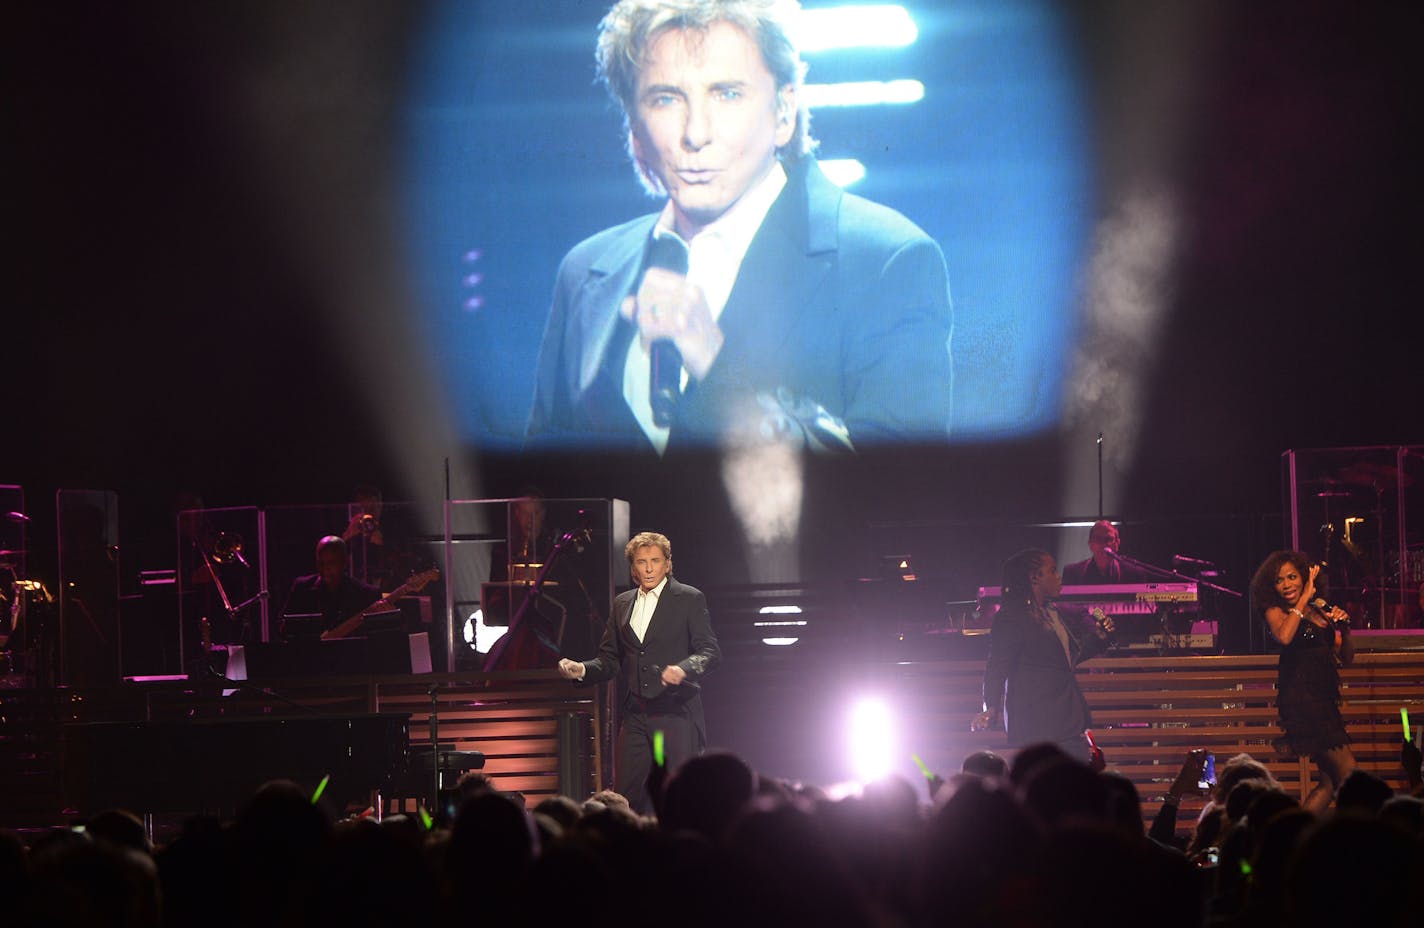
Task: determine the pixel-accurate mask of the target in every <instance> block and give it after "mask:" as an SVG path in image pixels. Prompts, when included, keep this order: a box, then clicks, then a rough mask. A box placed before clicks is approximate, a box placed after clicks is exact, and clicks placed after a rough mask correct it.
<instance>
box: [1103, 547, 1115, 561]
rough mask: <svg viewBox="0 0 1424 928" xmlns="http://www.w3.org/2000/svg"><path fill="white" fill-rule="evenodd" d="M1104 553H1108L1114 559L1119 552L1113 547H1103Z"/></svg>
mask: <svg viewBox="0 0 1424 928" xmlns="http://www.w3.org/2000/svg"><path fill="white" fill-rule="evenodd" d="M1103 553H1104V554H1106V555H1107V556H1108V557H1110V558H1112V559H1113V560H1117V552H1116V551H1114V550H1113V549H1112V548H1103Z"/></svg>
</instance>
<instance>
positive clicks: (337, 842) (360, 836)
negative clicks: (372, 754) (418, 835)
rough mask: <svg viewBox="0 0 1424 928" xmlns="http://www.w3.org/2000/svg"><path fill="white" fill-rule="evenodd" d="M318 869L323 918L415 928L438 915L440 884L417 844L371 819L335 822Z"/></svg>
mask: <svg viewBox="0 0 1424 928" xmlns="http://www.w3.org/2000/svg"><path fill="white" fill-rule="evenodd" d="M313 863H314V864H317V863H318V862H313ZM320 869H321V871H322V873H323V879H322V881H321V895H320V897H319V899H318V908H317V909H316V911H315V913H314V916H315V917H316V920H319V921H320V922H321V923H322V924H330V925H389V926H401V928H416V926H422V925H429V924H433V923H435V922H436V921H438V919H439V916H440V909H439V906H438V904H437V903H438V900H439V899H440V887H439V883H438V880H437V875H436V871H435V870H434V868H432V867H431V866H430V864H429V862H428V861H427V859H426V857H425V854H424V853H423V852H422V849H421V847H420V846H419V845H418V844H411V843H410V842H409V841H406V840H405V839H403V838H402V837H401V836H400V835H399V833H398V832H396V831H395V830H393V829H389V828H385V827H383V825H382V823H379V822H376V821H375V820H373V819H369V818H354V819H348V820H345V821H342V822H338V823H337V824H336V827H335V829H334V834H333V840H332V844H331V853H330V856H329V859H328V860H327V861H326V865H325V866H323V867H321V868H320ZM392 887H399V892H393V891H392Z"/></svg>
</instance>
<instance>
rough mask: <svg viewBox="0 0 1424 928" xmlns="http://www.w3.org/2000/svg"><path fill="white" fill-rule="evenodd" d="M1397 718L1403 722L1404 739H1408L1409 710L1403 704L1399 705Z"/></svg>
mask: <svg viewBox="0 0 1424 928" xmlns="http://www.w3.org/2000/svg"><path fill="white" fill-rule="evenodd" d="M1399 720H1400V721H1401V722H1403V723H1404V740H1405V741H1408V740H1409V710H1408V709H1406V708H1405V707H1404V706H1400V707H1399Z"/></svg>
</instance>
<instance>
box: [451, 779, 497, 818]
mask: <svg viewBox="0 0 1424 928" xmlns="http://www.w3.org/2000/svg"><path fill="white" fill-rule="evenodd" d="M497 792H499V788H498V787H497V786H495V785H494V778H492V777H491V776H490V775H489V774H487V773H485V772H484V771H483V770H466V771H465V772H464V773H462V774H460V779H458V780H456V781H455V802H456V808H457V809H458V808H459V807H460V806H462V805H464V804H465V801H466V800H467V799H470V798H472V797H474V796H478V795H480V794H481V793H497Z"/></svg>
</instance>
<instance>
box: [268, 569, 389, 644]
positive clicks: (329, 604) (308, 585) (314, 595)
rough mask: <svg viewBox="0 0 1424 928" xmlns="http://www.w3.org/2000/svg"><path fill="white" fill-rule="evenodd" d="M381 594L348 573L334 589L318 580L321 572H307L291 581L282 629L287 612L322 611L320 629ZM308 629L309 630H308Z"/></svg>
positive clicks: (376, 598) (335, 623)
mask: <svg viewBox="0 0 1424 928" xmlns="http://www.w3.org/2000/svg"><path fill="white" fill-rule="evenodd" d="M380 598H381V591H380V590H378V589H376V588H375V587H373V586H371V585H370V584H367V583H362V582H361V581H360V580H357V579H356V578H355V577H352V576H350V575H347V576H345V577H342V578H341V583H340V584H338V585H337V587H336V589H335V590H331V589H328V588H327V586H326V584H325V583H322V582H321V574H307V575H306V576H304V577H298V578H296V579H295V580H293V581H292V586H291V589H290V590H288V592H287V603H286V605H285V606H284V607H283V609H282V616H283V628H284V633H285V629H286V617H287V616H289V615H316V614H318V613H320V615H321V619H322V622H321V629H320V631H326V630H328V629H332V628H335V627H336V626H338V625H340V624H341V623H342V622H345V621H346V620H347V619H349V618H351V617H352V616H353V615H355V614H356V613H358V612H360V611H361V610H362V609H365V608H366V607H367V606H369V605H371V604H372V603H374V602H375V601H376V600H378V599H380ZM308 631H309V630H308Z"/></svg>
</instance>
